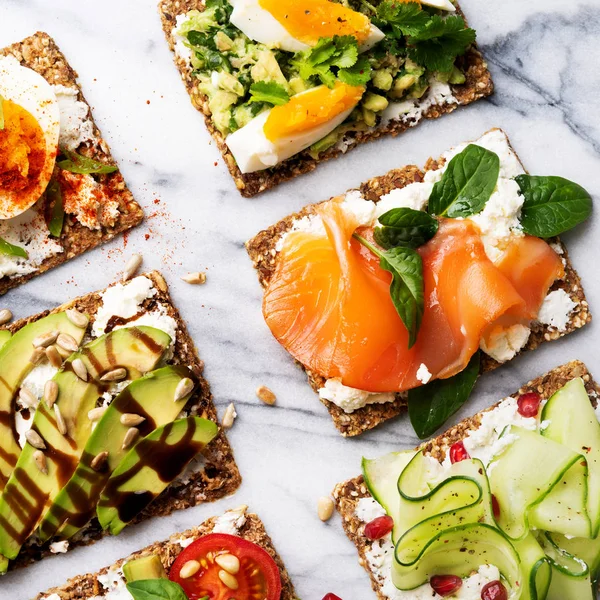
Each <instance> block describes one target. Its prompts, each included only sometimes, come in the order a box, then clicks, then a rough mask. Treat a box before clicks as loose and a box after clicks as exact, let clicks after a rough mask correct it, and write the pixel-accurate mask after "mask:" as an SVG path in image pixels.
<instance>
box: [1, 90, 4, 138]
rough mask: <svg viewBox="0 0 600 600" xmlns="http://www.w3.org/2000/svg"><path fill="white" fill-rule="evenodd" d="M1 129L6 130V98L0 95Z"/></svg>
mask: <svg viewBox="0 0 600 600" xmlns="http://www.w3.org/2000/svg"><path fill="white" fill-rule="evenodd" d="M0 131H4V98H3V97H2V96H0Z"/></svg>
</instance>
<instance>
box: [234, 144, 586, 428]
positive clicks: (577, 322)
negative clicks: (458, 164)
mask: <svg viewBox="0 0 600 600" xmlns="http://www.w3.org/2000/svg"><path fill="white" fill-rule="evenodd" d="M513 151H514V149H513ZM442 165H443V159H442V160H440V159H438V160H434V159H433V158H430V159H429V160H428V161H427V163H426V164H425V167H424V168H423V169H420V168H419V167H416V166H415V165H409V166H406V167H402V168H400V169H393V170H392V171H389V172H388V173H386V174H385V175H382V176H380V177H374V178H373V179H370V180H369V181H367V182H365V183H363V184H362V185H361V186H360V192H361V194H362V195H363V197H364V198H365V199H366V200H372V201H373V202H378V201H379V199H380V198H381V197H382V196H383V195H385V194H388V193H389V192H390V191H392V190H393V189H397V188H403V187H406V186H407V185H409V184H411V183H415V182H420V181H423V176H424V174H425V172H426V171H430V170H437V169H439V168H440V167H441V166H442ZM315 206H316V204H312V205H311V204H309V205H307V206H305V207H304V208H303V209H302V210H300V211H299V212H298V213H294V214H292V215H289V216H288V217H285V218H284V219H282V220H281V221H279V222H278V223H276V224H275V225H272V226H271V227H269V228H268V229H265V230H264V231H261V232H260V233H258V235H256V236H255V237H254V238H252V239H251V240H249V241H248V242H247V243H246V249H247V250H248V254H249V255H250V258H251V259H252V263H253V264H254V268H255V269H256V270H257V271H258V279H259V281H260V284H261V285H262V286H263V287H266V286H267V284H268V282H269V280H270V278H271V276H272V274H273V273H274V271H275V264H276V261H277V258H276V257H277V253H276V251H275V247H276V245H277V242H278V240H279V238H280V237H281V236H282V235H283V234H284V233H285V232H286V231H288V230H289V229H291V228H292V225H293V222H294V221H295V220H296V219H298V218H300V217H303V216H305V215H308V214H311V213H313V212H314V210H315V208H314V207H315ZM548 241H549V242H551V243H553V244H558V245H560V248H561V250H562V253H561V258H562V259H563V260H564V265H565V278H564V279H563V280H561V281H556V282H555V283H554V284H553V286H552V287H551V288H550V291H554V290H557V289H564V290H565V291H566V292H567V293H568V294H569V297H570V298H571V300H572V301H573V302H574V303H575V304H576V307H575V309H574V310H573V312H572V313H571V315H570V317H569V322H568V323H567V326H566V328H565V330H564V331H558V330H557V329H555V328H553V327H550V326H547V325H543V324H541V323H534V324H532V326H531V335H530V337H529V341H528V342H527V345H526V346H525V348H523V350H522V351H521V352H523V351H525V350H534V349H535V348H537V347H538V346H539V345H540V344H542V343H543V342H547V341H551V340H556V339H558V338H559V337H562V336H564V335H567V334H569V333H572V332H573V331H575V330H576V329H579V328H581V327H583V326H584V325H586V324H587V323H589V322H590V321H591V318H592V316H591V314H590V311H589V307H588V303H587V301H586V299H585V294H584V291H583V288H582V286H581V281H580V279H579V275H578V274H577V272H576V271H575V269H574V268H573V266H572V264H571V261H570V259H569V254H568V252H567V249H566V248H565V246H564V245H563V243H562V242H561V241H560V240H559V239H558V238H554V239H551V240H548ZM481 356H482V368H481V370H482V372H486V371H491V370H493V369H495V368H497V367H499V366H500V364H501V363H498V362H496V361H495V360H494V359H493V358H491V357H489V356H487V355H486V354H483V353H482V355H481ZM517 356H518V355H517ZM300 366H301V367H302V368H303V369H304V370H305V371H306V373H307V375H308V381H309V383H310V385H311V386H312V388H313V389H314V390H315V392H316V391H318V389H319V388H321V387H323V385H324V384H325V379H324V378H323V377H321V376H319V375H316V374H314V373H311V372H310V371H309V370H308V369H306V368H305V367H304V366H303V365H300ZM321 402H323V404H325V406H326V407H327V409H328V410H329V413H330V414H331V417H332V418H333V421H334V423H335V426H336V427H337V428H338V429H339V431H340V432H341V434H342V435H344V436H348V437H351V436H355V435H360V434H361V433H364V432H365V431H368V430H369V429H373V428H374V427H376V426H377V425H379V424H380V423H383V422H384V421H387V420H388V419H391V418H393V417H395V416H397V415H398V414H400V413H401V412H403V411H404V410H405V408H406V401H405V400H404V399H403V397H402V395H401V394H397V395H396V400H395V402H389V403H387V404H371V405H368V406H365V407H363V408H360V409H358V410H356V411H355V412H353V413H351V414H347V413H345V412H344V411H343V410H342V409H341V408H340V407H338V406H336V405H335V404H333V403H332V402H329V401H327V400H321Z"/></svg>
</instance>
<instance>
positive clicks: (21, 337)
mask: <svg viewBox="0 0 600 600" xmlns="http://www.w3.org/2000/svg"><path fill="white" fill-rule="evenodd" d="M52 331H59V332H60V333H68V334H69V335H72V336H73V337H74V338H75V339H76V340H77V343H80V342H81V340H82V339H83V336H84V335H85V328H80V327H77V326H76V325H73V323H72V322H71V321H70V320H69V318H68V317H67V315H66V313H64V312H60V313H55V314H53V315H48V316H47V317H44V318H43V319H40V320H39V321H35V322H33V323H30V324H29V325H25V327H23V328H21V329H19V331H17V333H15V335H13V336H12V337H11V338H10V339H9V340H7V341H6V343H5V344H4V345H3V346H2V349H0V381H1V382H2V385H1V386H0V440H2V446H1V447H0V491H2V489H4V485H5V484H6V482H7V481H8V478H9V477H10V475H11V473H12V472H13V469H14V468H15V465H16V464H17V460H18V458H19V455H20V454H21V446H19V435H18V434H17V430H16V427H15V398H16V395H17V392H18V390H19V388H20V387H21V384H22V383H23V380H24V379H25V377H27V375H28V374H29V372H30V371H31V369H33V367H34V365H33V363H31V362H29V359H30V358H31V355H32V353H33V350H34V348H33V340H35V338H37V337H38V336H40V335H44V334H46V333H50V332H52Z"/></svg>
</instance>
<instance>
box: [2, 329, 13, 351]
mask: <svg viewBox="0 0 600 600" xmlns="http://www.w3.org/2000/svg"><path fill="white" fill-rule="evenodd" d="M11 337H12V333H11V332H10V331H9V330H8V329H0V349H2V346H4V344H6V342H8V340H10V338H11Z"/></svg>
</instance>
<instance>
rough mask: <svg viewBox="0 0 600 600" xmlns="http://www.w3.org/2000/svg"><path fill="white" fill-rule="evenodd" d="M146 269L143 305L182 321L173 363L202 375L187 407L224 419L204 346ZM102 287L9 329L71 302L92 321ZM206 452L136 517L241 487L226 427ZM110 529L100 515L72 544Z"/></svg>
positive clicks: (30, 549)
mask: <svg viewBox="0 0 600 600" xmlns="http://www.w3.org/2000/svg"><path fill="white" fill-rule="evenodd" d="M144 275H145V276H146V277H148V278H149V279H151V280H152V282H153V283H154V287H155V289H156V290H157V293H156V295H155V296H153V297H152V298H148V299H147V300H145V301H144V303H143V305H142V308H143V309H144V310H145V311H151V310H153V309H154V308H156V307H157V306H158V305H161V306H162V307H164V309H165V311H166V313H167V314H168V315H169V316H171V317H172V318H173V319H174V320H175V321H176V323H177V339H176V342H175V347H174V355H173V359H172V360H170V361H169V364H182V365H185V366H187V367H189V368H190V369H191V370H192V372H193V373H194V375H195V376H196V378H197V382H198V384H197V387H196V390H195V391H194V393H193V394H192V396H191V397H190V399H189V401H188V403H187V404H186V410H188V411H189V412H190V414H194V415H197V416H200V417H204V418H207V419H210V420H211V421H214V422H218V420H217V411H216V409H215V406H214V404H213V400H212V394H211V392H210V387H209V385H208V382H207V381H206V379H204V377H203V375H202V373H203V370H204V363H203V362H202V360H200V358H199V357H198V352H197V350H196V347H195V345H194V342H193V340H192V338H191V337H190V335H189V333H188V330H187V327H186V325H185V322H184V321H183V319H182V318H181V315H180V314H179V312H178V310H177V309H176V308H175V306H174V305H173V302H172V300H171V296H170V294H169V289H168V287H167V283H166V281H165V280H164V278H163V276H162V275H161V274H160V273H158V272H157V271H152V272H150V273H146V274H144ZM113 285H114V284H113ZM102 293H103V292H102V291H100V292H93V293H91V294H87V295H85V296H81V297H80V298H76V299H74V300H71V301H69V302H67V303H65V304H63V305H61V306H58V307H56V308H54V309H52V310H47V311H45V312H43V313H39V314H37V315H33V316H31V317H27V318H25V319H21V320H19V321H15V322H14V323H12V324H10V325H8V326H6V327H5V329H8V330H9V331H11V332H12V333H15V332H16V331H18V330H19V329H21V328H22V327H24V326H25V325H27V324H28V323H31V322H33V321H37V320H39V319H41V318H43V317H45V316H47V315H49V314H52V313H56V312H61V311H64V310H66V309H68V308H76V309H77V310H79V311H81V312H83V313H85V314H87V315H88V316H89V317H90V325H91V324H92V323H93V322H94V320H95V315H96V313H97V311H98V309H99V307H100V302H101V298H100V295H101V294H102ZM203 456H204V469H202V470H200V471H198V472H196V473H193V474H191V475H190V477H189V478H188V479H187V481H186V482H185V483H183V484H180V485H171V486H169V487H168V488H167V489H166V490H165V491H164V492H163V493H162V494H161V495H160V496H159V497H158V498H156V500H155V501H154V502H152V503H151V504H150V505H149V506H148V507H147V508H146V510H144V511H143V512H142V513H141V514H140V515H139V516H138V517H136V518H135V519H134V521H133V523H138V522H140V521H143V520H145V519H148V518H151V517H159V516H166V515H168V514H170V513H172V512H173V511H175V510H181V509H184V508H189V507H192V506H196V505H198V504H201V503H203V502H212V501H214V500H218V499H220V498H223V497H224V496H227V495H229V494H232V493H233V492H235V490H236V489H237V488H238V487H239V485H240V483H241V477H240V473H239V471H238V468H237V465H236V464H235V460H234V457H233V452H232V450H231V447H230V446H229V442H228V441H227V438H226V437H225V434H224V432H223V430H222V429H221V430H220V431H219V434H218V435H217V437H216V438H215V439H214V440H213V441H212V442H210V444H208V446H207V447H206V449H205V450H204V451H203ZM104 535H106V532H104V531H103V530H102V528H101V527H100V525H99V523H98V521H97V520H96V519H94V520H93V521H92V522H91V524H90V525H88V526H87V527H86V528H85V529H84V530H82V532H81V533H80V534H78V535H77V536H76V537H75V538H73V539H72V540H69V548H72V547H75V546H81V545H88V544H92V543H94V542H95V541H97V540H98V539H100V538H101V537H103V536H104ZM50 543H51V541H50V542H48V543H46V544H44V545H42V546H38V545H37V544H35V543H31V542H28V543H26V544H25V545H24V546H23V548H22V550H21V552H20V554H19V556H18V557H17V559H16V560H15V561H12V562H11V563H10V569H11V570H12V569H17V568H20V567H25V566H27V565H29V564H31V563H33V562H35V561H38V560H41V559H42V558H45V557H47V556H49V555H50V554H52V553H51V551H50V547H49V546H50Z"/></svg>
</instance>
